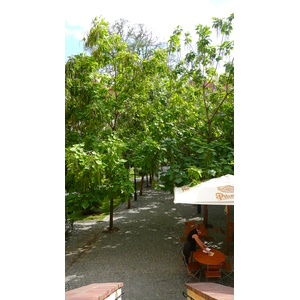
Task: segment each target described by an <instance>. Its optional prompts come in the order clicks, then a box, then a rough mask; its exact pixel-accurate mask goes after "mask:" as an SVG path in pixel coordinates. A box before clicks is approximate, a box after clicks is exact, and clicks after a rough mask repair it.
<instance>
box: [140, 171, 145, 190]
mask: <svg viewBox="0 0 300 300" xmlns="http://www.w3.org/2000/svg"><path fill="white" fill-rule="evenodd" d="M143 185H144V173H142V179H141V188H140V196H142V195H143Z"/></svg>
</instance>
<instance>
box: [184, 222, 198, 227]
mask: <svg viewBox="0 0 300 300" xmlns="http://www.w3.org/2000/svg"><path fill="white" fill-rule="evenodd" d="M184 225H185V226H186V227H191V226H195V221H186V222H184Z"/></svg>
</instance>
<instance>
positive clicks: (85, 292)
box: [65, 282, 123, 300]
mask: <svg viewBox="0 0 300 300" xmlns="http://www.w3.org/2000/svg"><path fill="white" fill-rule="evenodd" d="M122 286H123V282H109V283H92V284H89V285H85V286H82V287H80V288H77V289H74V290H71V291H67V292H65V300H104V299H107V300H115V299H120V300H121V299H122V297H121V296H122V289H121V288H122Z"/></svg>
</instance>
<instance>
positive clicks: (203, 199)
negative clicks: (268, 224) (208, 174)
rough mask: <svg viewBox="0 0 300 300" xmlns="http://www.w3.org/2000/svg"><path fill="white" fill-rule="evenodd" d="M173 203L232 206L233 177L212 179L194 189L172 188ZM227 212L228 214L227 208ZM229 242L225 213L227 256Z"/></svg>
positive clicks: (226, 176) (185, 187)
mask: <svg viewBox="0 0 300 300" xmlns="http://www.w3.org/2000/svg"><path fill="white" fill-rule="evenodd" d="M174 203H175V204H176V203H183V204H204V205H226V206H227V205H234V175H230V174H228V175H224V176H222V177H219V178H213V179H210V180H208V181H205V182H203V183H200V184H198V185H196V186H194V187H189V186H182V187H175V188H174ZM226 208H227V212H229V210H228V207H226ZM228 241H229V213H227V254H228Z"/></svg>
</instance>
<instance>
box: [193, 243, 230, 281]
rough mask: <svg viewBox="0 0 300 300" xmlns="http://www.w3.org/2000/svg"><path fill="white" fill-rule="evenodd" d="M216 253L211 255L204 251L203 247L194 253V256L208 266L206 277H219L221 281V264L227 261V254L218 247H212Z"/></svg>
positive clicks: (212, 250)
mask: <svg viewBox="0 0 300 300" xmlns="http://www.w3.org/2000/svg"><path fill="white" fill-rule="evenodd" d="M210 251H211V252H213V253H214V255H213V256H209V255H208V254H207V253H205V252H203V250H202V249H198V250H196V251H195V252H194V253H193V258H194V259H195V260H196V261H197V262H199V263H201V264H203V265H205V266H206V269H205V270H204V272H205V277H206V279H207V278H218V279H219V281H221V279H222V278H221V270H220V269H221V265H222V263H223V261H225V258H226V257H225V254H224V253H222V252H221V251H219V250H217V249H213V248H212V249H211V250H210Z"/></svg>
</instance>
